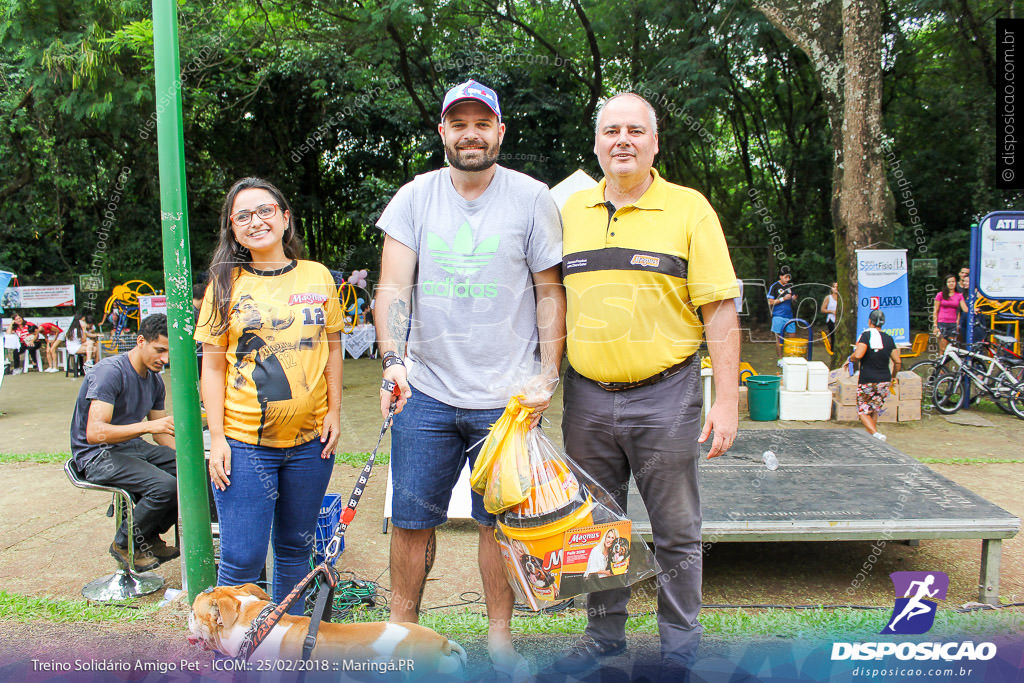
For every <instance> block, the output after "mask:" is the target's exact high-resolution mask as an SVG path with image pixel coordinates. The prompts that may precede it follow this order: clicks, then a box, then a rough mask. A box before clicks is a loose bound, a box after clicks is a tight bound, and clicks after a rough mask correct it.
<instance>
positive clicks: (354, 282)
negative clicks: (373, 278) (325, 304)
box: [332, 269, 370, 334]
mask: <svg viewBox="0 0 1024 683" xmlns="http://www.w3.org/2000/svg"><path fill="white" fill-rule="evenodd" d="M332 272H333V271H332ZM368 274H369V271H367V270H365V269H364V270H355V271H352V274H351V275H349V276H348V278H347V279H345V280H343V281H342V282H341V283H339V284H338V301H339V302H341V314H342V315H343V316H344V319H345V323H344V325H345V326H344V327H343V328H342V332H343V333H345V334H352V331H353V330H355V328H356V325H358V324H359V319H360V317H361V314H362V309H363V306H365V305H366V302H367V301H369V300H370V293H369V291H367V289H366V276H367V275H368ZM336 281H337V280H336ZM360 292H362V293H363V294H364V295H365V298H363V297H361V296H359V293H360Z"/></svg>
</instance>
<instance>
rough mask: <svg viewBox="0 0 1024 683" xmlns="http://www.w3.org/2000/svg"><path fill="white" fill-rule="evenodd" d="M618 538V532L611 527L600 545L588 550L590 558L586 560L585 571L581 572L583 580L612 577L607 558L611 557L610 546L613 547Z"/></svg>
mask: <svg viewBox="0 0 1024 683" xmlns="http://www.w3.org/2000/svg"><path fill="white" fill-rule="evenodd" d="M618 537H619V532H618V531H616V530H615V527H611V528H609V529H608V531H606V532H604V536H602V537H601V541H600V543H598V544H597V545H595V546H594V547H593V548H591V550H590V557H588V558H587V569H586V571H584V572H583V578H587V577H588V576H611V575H612V569H611V566H610V565H609V563H608V556H609V555H611V552H612V546H613V545H615V540H616V539H617V538H618Z"/></svg>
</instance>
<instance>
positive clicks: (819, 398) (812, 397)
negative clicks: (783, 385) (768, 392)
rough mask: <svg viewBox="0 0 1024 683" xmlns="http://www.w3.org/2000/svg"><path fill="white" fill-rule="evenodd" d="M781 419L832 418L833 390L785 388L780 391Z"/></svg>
mask: <svg viewBox="0 0 1024 683" xmlns="http://www.w3.org/2000/svg"><path fill="white" fill-rule="evenodd" d="M779 419H780V420H830V419H832V392H831V391H787V390H785V389H783V390H782V391H780V392H779Z"/></svg>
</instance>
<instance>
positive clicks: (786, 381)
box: [782, 358, 828, 391]
mask: <svg viewBox="0 0 1024 683" xmlns="http://www.w3.org/2000/svg"><path fill="white" fill-rule="evenodd" d="M825 388H826V389H827V388H828V387H827V386H826V387H825ZM782 390H783V391H807V359H806V358H783V359H782Z"/></svg>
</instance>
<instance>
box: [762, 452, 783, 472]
mask: <svg viewBox="0 0 1024 683" xmlns="http://www.w3.org/2000/svg"><path fill="white" fill-rule="evenodd" d="M761 461H762V462H763V463H764V466H765V467H766V468H767V469H768V471H769V472H774V471H775V470H777V469H779V459H778V458H776V457H775V454H774V453H772V452H771V451H765V452H764V453H762V454H761Z"/></svg>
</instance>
